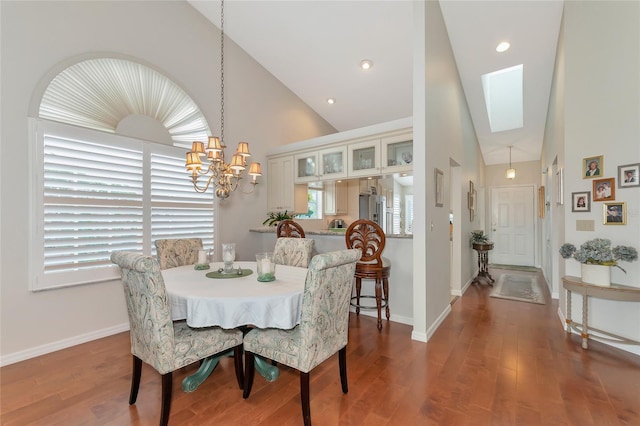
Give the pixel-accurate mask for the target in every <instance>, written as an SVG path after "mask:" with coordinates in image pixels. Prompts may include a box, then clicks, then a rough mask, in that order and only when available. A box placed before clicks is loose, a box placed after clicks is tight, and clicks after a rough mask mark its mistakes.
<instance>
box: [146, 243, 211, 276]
mask: <svg viewBox="0 0 640 426" xmlns="http://www.w3.org/2000/svg"><path fill="white" fill-rule="evenodd" d="M155 244H156V252H157V253H158V262H160V269H169V268H175V267H176V266H184V265H195V264H196V262H197V261H198V250H202V239H200V238H178V239H172V240H156V242H155Z"/></svg>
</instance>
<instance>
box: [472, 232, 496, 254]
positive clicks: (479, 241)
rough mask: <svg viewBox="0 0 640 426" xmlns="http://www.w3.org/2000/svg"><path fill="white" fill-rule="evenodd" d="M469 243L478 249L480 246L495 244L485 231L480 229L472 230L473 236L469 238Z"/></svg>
mask: <svg viewBox="0 0 640 426" xmlns="http://www.w3.org/2000/svg"><path fill="white" fill-rule="evenodd" d="M469 243H470V244H471V246H472V247H473V248H475V249H477V248H478V247H479V246H489V245H491V246H492V245H493V243H492V242H491V241H489V237H488V236H487V235H485V233H484V231H482V230H480V229H479V230H477V231H471V238H469Z"/></svg>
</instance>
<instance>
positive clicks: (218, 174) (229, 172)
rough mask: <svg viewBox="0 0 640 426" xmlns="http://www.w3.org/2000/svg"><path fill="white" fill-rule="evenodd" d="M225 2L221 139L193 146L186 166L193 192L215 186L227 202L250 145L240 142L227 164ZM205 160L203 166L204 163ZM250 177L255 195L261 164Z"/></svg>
mask: <svg viewBox="0 0 640 426" xmlns="http://www.w3.org/2000/svg"><path fill="white" fill-rule="evenodd" d="M226 147H227V146H226V145H225V144H224V0H222V2H221V5H220V137H217V136H209V141H208V143H207V146H206V148H205V146H204V143H203V142H200V141H195V142H193V144H192V146H191V151H189V152H187V162H186V163H185V166H186V168H187V171H188V172H190V173H191V181H192V182H193V188H194V189H195V190H196V191H197V192H205V191H206V190H207V189H209V187H210V186H212V185H213V187H214V188H215V194H216V197H218V198H221V199H225V198H227V197H229V195H230V194H231V193H232V192H233V191H235V190H236V189H238V188H239V187H240V180H241V179H242V176H243V174H244V172H245V170H246V169H247V159H248V158H249V157H250V156H251V154H250V153H249V144H248V143H247V142H239V143H238V147H237V148H236V151H235V153H234V154H233V156H232V157H231V161H230V162H229V163H227V162H226V161H225V158H224V150H225V148H226ZM203 159H204V160H205V162H204V163H203V161H202V160H203ZM247 174H248V175H249V176H251V181H250V182H249V183H250V184H251V187H250V190H249V191H247V192H245V191H242V192H244V193H246V194H249V193H251V192H253V190H254V189H255V187H256V185H257V184H258V180H257V179H258V176H262V170H261V168H260V163H251V164H250V166H249V170H248V173H247ZM201 176H202V177H204V179H203V180H204V181H205V182H204V186H200V185H198V180H199V179H200V177H201Z"/></svg>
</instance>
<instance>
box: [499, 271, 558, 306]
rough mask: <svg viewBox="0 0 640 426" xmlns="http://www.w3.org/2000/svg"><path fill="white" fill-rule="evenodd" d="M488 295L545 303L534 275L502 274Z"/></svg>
mask: <svg viewBox="0 0 640 426" xmlns="http://www.w3.org/2000/svg"><path fill="white" fill-rule="evenodd" d="M490 296H491V297H496V298H499V299H509V300H517V301H519V302H529V303H538V304H540V305H544V304H546V301H545V299H544V293H543V292H542V287H540V283H539V282H538V279H537V278H536V277H535V276H526V275H511V274H502V275H500V278H498V282H497V284H496V285H495V286H494V287H493V291H492V292H491V294H490Z"/></svg>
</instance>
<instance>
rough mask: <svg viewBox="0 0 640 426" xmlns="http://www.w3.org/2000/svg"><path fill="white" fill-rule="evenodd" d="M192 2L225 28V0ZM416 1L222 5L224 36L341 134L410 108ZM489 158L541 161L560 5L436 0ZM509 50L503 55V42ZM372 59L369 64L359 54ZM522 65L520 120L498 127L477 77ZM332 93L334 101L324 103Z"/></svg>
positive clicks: (239, 0)
mask: <svg viewBox="0 0 640 426" xmlns="http://www.w3.org/2000/svg"><path fill="white" fill-rule="evenodd" d="M189 3H190V4H191V5H192V6H193V7H195V8H196V9H197V10H198V11H200V12H201V13H202V14H203V15H204V16H205V17H206V18H207V19H209V20H210V21H211V22H212V23H213V24H215V25H216V26H218V27H219V25H220V3H219V2H211V1H196V0H190V1H189ZM412 3H413V2H410V1H401V0H400V1H397V0H396V1H374V0H371V1H368V0H360V1H329V0H322V1H312V0H295V1H272V0H260V1H244V0H227V1H226V2H225V10H224V12H225V33H226V34H227V36H228V37H230V38H231V39H232V40H233V41H234V42H235V43H237V44H238V45H239V46H240V47H242V48H243V49H244V50H245V51H246V52H247V53H248V54H249V55H251V56H252V57H253V58H254V59H255V60H256V61H257V62H259V63H260V64H261V65H262V66H263V67H265V69H267V70H268V71H269V72H270V73H271V74H273V75H274V76H275V77H276V78H278V79H279V80H280V81H281V82H282V83H283V84H284V85H285V86H287V87H288V88H289V89H290V90H291V91H293V92H294V93H295V94H296V95H298V96H299V97H300V98H301V99H302V100H303V101H304V102H306V103H307V104H308V105H309V106H310V107H311V108H313V109H314V110H315V111H316V112H317V113H318V114H319V115H321V116H322V117H323V118H324V119H325V120H327V121H328V122H329V123H330V124H331V125H333V127H335V128H336V129H337V130H338V131H344V130H350V129H354V128H359V127H363V126H368V125H372V124H377V123H381V122H385V121H390V120H394V119H398V118H403V117H408V116H411V115H412V63H413V57H412V56H413V34H412V25H413V4H412ZM440 6H441V9H442V13H443V17H444V20H445V24H446V27H447V31H448V33H449V39H450V42H451V46H452V49H453V52H454V56H455V60H456V63H457V66H458V72H459V75H460V78H461V81H462V85H463V88H464V92H465V96H466V98H467V103H468V105H469V108H470V111H471V116H472V119H473V123H474V127H475V129H476V134H477V137H478V141H479V142H480V147H481V150H482V154H483V156H484V160H485V163H486V164H487V165H491V164H502V163H508V162H509V149H508V146H510V145H512V146H513V150H512V161H513V162H520V161H532V160H538V159H539V158H540V152H541V148H542V138H543V135H544V125H545V120H546V114H547V107H548V102H549V93H550V89H551V80H552V74H553V67H554V63H555V54H556V45H557V40H558V33H559V28H560V22H561V17H562V8H563V2H562V1H559V0H549V1H522V0H513V1H484V0H473V1H457V0H440ZM504 40H506V41H508V42H509V43H510V44H511V48H510V49H509V50H508V51H506V52H504V53H497V52H496V50H495V48H496V46H497V44H498V43H499V42H501V41H504ZM365 59H368V60H370V61H372V62H373V66H372V67H371V68H370V69H369V70H363V69H361V68H360V63H361V61H362V60H365ZM519 64H522V65H523V79H524V80H523V91H522V97H523V100H524V105H523V111H524V126H523V127H522V128H520V129H513V130H507V131H502V132H496V133H492V132H491V130H490V127H489V120H488V115H487V110H486V107H485V98H484V93H483V89H482V81H481V76H482V75H483V74H485V73H489V72H493V71H497V70H500V69H503V68H506V67H510V66H514V65H519ZM328 98H333V99H335V103H333V104H332V105H330V104H329V103H327V99H328Z"/></svg>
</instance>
